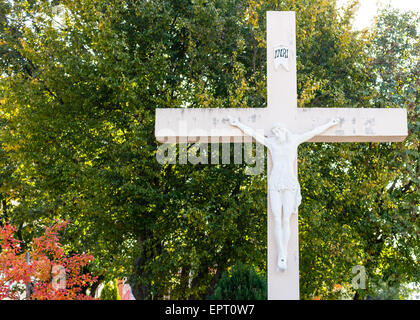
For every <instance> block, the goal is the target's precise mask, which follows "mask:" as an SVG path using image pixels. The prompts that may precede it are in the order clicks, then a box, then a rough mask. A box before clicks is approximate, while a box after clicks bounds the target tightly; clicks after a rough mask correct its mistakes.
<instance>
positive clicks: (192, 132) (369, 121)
mask: <svg viewBox="0 0 420 320" xmlns="http://www.w3.org/2000/svg"><path fill="white" fill-rule="evenodd" d="M295 28H296V27H295V12H293V11H268V12H267V107H266V108H192V109H187V108H181V109H175V108H165V109H162V108H158V109H156V123H155V135H156V138H157V140H158V141H159V142H164V143H196V142H199V143H220V142H221V143H230V142H252V141H256V142H260V143H263V142H264V141H258V140H259V139H258V136H257V135H255V134H254V135H253V134H252V132H250V131H249V128H252V129H253V132H256V131H255V130H259V131H260V132H262V134H261V137H262V138H263V139H265V138H267V137H266V136H265V135H264V133H268V132H273V133H274V135H275V136H276V137H277V138H278V137H279V136H280V137H282V136H283V135H285V136H286V137H287V136H288V137H291V136H292V135H293V136H294V137H301V138H299V139H300V140H299V139H298V138H296V139H298V140H299V141H298V140H296V141H297V142H296V143H302V142H305V141H307V142H399V141H403V140H404V139H405V137H406V136H407V114H406V110H405V109H399V108H398V109H396V108H393V109H378V108H297V97H296V96H297V90H296V29H295ZM276 122H281V124H282V125H281V126H279V125H274V124H275V123H276ZM282 132H283V133H282ZM304 137H306V139H303V138H304ZM281 139H282V138H281ZM281 139H280V140H281ZM296 146H297V145H296ZM273 150H274V149H273ZM273 150H270V148H268V154H269V155H270V156H268V157H267V172H270V173H271V172H272V168H273V165H272V160H274V161H279V160H278V159H280V158H281V157H279V156H276V155H274V154H271V152H276V151H273ZM282 150H283V149H282ZM281 152H283V151H280V153H281ZM272 157H273V158H272ZM276 164H277V163H276ZM293 164H294V165H293V167H294V171H295V175H296V181H297V160H296V159H294V160H293ZM274 175H275V176H278V177H280V178H279V179H280V180H281V176H283V174H279V175H276V174H274ZM272 181H273V180H272ZM273 185H274V187H273ZM276 185H277V184H276V182H275V183H274V184H273V182H271V184H270V179H269V181H268V197H269V199H270V197H272V198H273V197H274V196H276V195H273V193H272V190H273V189H278V187H276ZM296 187H298V186H296ZM295 195H296V196H297V193H295ZM299 196H300V193H299ZM279 201H281V199H280V200H279ZM293 201H294V203H295V204H297V205H298V203H300V199H298V200H296V198H295V199H294V200H293ZM271 202H272V201H268V203H267V229H268V230H267V231H268V237H267V241H268V243H267V259H268V263H267V268H268V270H267V274H268V299H271V300H295V299H299V243H298V239H299V237H298V235H299V234H298V217H297V214H292V215H290V217H288V220H287V224H288V228H287V229H288V230H289V232H288V234H287V240H288V241H281V238H284V234H283V235H281V236H279V234H277V233H276V232H275V230H277V229H278V227H277V226H276V219H275V217H274V215H273V212H272V211H273V210H272V206H271ZM274 203H276V202H274ZM274 209H275V208H274ZM283 209H284V208H283ZM295 209H296V210H295V211H297V208H295ZM274 211H277V210H276V209H275V210H274ZM292 211H293V210H292ZM289 219H290V220H289ZM276 237H277V238H276ZM285 242H288V243H287V247H285V248H284V249H283V251H284V252H281V251H282V249H281V248H279V246H278V244H279V243H283V244H284V243H285ZM276 244H277V245H276Z"/></svg>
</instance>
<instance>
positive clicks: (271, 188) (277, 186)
mask: <svg viewBox="0 0 420 320" xmlns="http://www.w3.org/2000/svg"><path fill="white" fill-rule="evenodd" d="M267 189H268V192H269V193H270V192H284V191H289V192H291V193H293V196H294V201H293V210H292V213H293V214H297V213H298V208H299V206H300V203H301V201H302V195H301V194H300V185H299V182H297V181H294V180H289V181H287V182H286V181H277V182H276V183H274V182H271V181H270V180H269V181H268V188H267Z"/></svg>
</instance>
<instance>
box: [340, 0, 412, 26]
mask: <svg viewBox="0 0 420 320" xmlns="http://www.w3.org/2000/svg"><path fill="white" fill-rule="evenodd" d="M347 1H348V0H337V3H338V4H339V5H341V4H343V3H347ZM359 1H360V7H359V10H358V11H357V13H356V18H355V21H354V28H355V29H356V30H361V29H363V28H366V27H369V26H370V25H371V24H372V23H373V17H374V16H375V13H376V11H377V9H378V8H381V7H384V6H385V5H387V4H389V3H390V4H391V6H392V7H394V8H397V9H400V10H403V11H407V10H412V11H417V12H419V13H420V1H419V0H359Z"/></svg>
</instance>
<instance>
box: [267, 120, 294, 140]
mask: <svg viewBox="0 0 420 320" xmlns="http://www.w3.org/2000/svg"><path fill="white" fill-rule="evenodd" d="M271 132H272V133H273V134H274V135H275V136H276V138H277V140H278V141H279V142H280V143H282V142H285V141H287V139H288V138H289V134H290V131H289V130H288V129H286V128H285V127H284V125H283V124H281V123H276V124H274V126H273V128H271Z"/></svg>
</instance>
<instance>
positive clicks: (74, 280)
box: [0, 221, 97, 300]
mask: <svg viewBox="0 0 420 320" xmlns="http://www.w3.org/2000/svg"><path fill="white" fill-rule="evenodd" d="M67 223H68V222H67V221H65V222H60V223H57V224H55V225H54V226H52V227H47V228H46V229H45V234H44V235H42V236H41V237H38V238H35V239H33V241H32V243H31V245H30V250H29V254H30V264H27V262H26V257H25V252H22V249H21V241H19V240H17V239H15V237H14V235H13V233H14V232H15V231H16V229H15V228H14V227H13V226H11V225H8V224H6V225H5V226H4V227H2V228H0V249H1V250H0V300H2V299H4V298H9V299H22V297H25V290H26V284H28V283H30V286H31V293H30V296H29V299H33V300H88V299H93V298H92V297H90V296H87V295H85V294H84V293H82V291H83V288H84V287H86V286H89V285H90V284H92V283H93V282H95V281H96V280H97V279H96V277H93V276H92V275H90V274H89V273H84V271H83V267H85V266H86V265H88V264H90V263H91V262H92V261H93V256H91V255H89V254H84V253H83V254H75V255H72V256H70V257H67V256H66V254H65V252H64V250H63V248H62V246H61V244H60V239H59V235H58V232H59V231H60V230H61V229H63V228H65V226H66V225H67ZM57 266H60V267H59V268H57ZM60 270H61V272H62V274H61V275H59V274H57V272H60ZM53 271H55V273H54V272H53ZM58 277H59V278H60V281H61V283H60V284H61V285H59V286H57V278H58ZM54 280H55V281H54ZM62 281H65V282H64V283H63V282H62Z"/></svg>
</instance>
